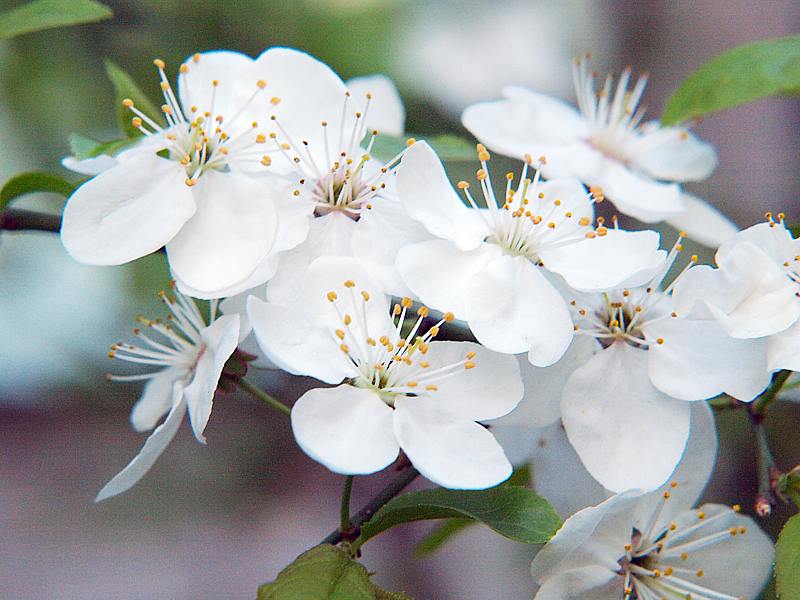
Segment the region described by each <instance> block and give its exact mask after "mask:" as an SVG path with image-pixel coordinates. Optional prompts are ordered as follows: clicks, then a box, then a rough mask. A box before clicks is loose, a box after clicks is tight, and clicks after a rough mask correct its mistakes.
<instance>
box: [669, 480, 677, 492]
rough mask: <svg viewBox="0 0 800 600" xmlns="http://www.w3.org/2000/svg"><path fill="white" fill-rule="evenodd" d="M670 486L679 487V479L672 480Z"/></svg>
mask: <svg viewBox="0 0 800 600" xmlns="http://www.w3.org/2000/svg"><path fill="white" fill-rule="evenodd" d="M669 487H671V488H672V489H673V490H674V489H675V488H676V487H678V482H677V481H670V483H669Z"/></svg>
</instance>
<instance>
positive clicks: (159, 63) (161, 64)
mask: <svg viewBox="0 0 800 600" xmlns="http://www.w3.org/2000/svg"><path fill="white" fill-rule="evenodd" d="M153 64H154V65H155V66H156V67H158V68H159V69H163V68H164V67H165V66H166V65H165V64H164V61H163V60H161V59H160V58H157V59H155V60H154V61H153Z"/></svg>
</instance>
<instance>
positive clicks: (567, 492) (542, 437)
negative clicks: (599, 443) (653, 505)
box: [490, 359, 718, 518]
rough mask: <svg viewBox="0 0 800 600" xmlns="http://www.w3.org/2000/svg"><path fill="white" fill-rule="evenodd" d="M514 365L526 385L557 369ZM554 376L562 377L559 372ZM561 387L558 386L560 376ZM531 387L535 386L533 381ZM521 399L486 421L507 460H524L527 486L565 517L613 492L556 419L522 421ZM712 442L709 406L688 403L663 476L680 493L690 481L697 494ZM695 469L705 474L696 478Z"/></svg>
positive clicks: (710, 464)
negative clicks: (679, 445) (541, 423)
mask: <svg viewBox="0 0 800 600" xmlns="http://www.w3.org/2000/svg"><path fill="white" fill-rule="evenodd" d="M564 360H566V359H564ZM562 362H563V360H562ZM559 364H561V363H559ZM520 370H521V371H522V374H523V383H525V384H526V387H527V386H528V382H530V381H533V379H532V378H533V377H538V376H544V377H550V378H553V377H555V373H551V372H555V371H558V368H557V365H556V366H553V367H549V368H547V369H531V368H526V367H525V366H524V365H521V369H520ZM560 375H562V376H563V375H564V373H563V372H562V373H560ZM567 376H568V375H567ZM561 387H562V388H563V380H562V384H561ZM531 389H541V388H540V386H539V387H537V388H533V387H532V388H531ZM559 394H560V390H559ZM524 404H527V403H525V402H523V403H521V404H520V406H519V407H518V408H517V409H516V410H514V411H512V412H511V413H510V414H508V415H506V416H505V417H501V418H500V419H498V420H496V421H492V422H491V423H490V425H491V428H492V433H494V435H495V437H496V438H497V441H498V442H500V445H501V446H502V447H503V450H504V451H505V453H506V456H507V457H508V459H509V460H510V461H511V464H512V465H514V466H522V465H526V464H529V465H530V468H531V480H532V485H533V488H534V489H535V490H536V491H537V492H538V493H539V494H541V495H542V496H543V497H545V498H547V501H548V502H549V503H550V504H551V505H552V506H553V508H555V509H556V511H557V512H558V514H560V515H561V516H562V517H563V518H567V517H569V516H571V515H573V514H574V513H576V512H578V511H579V510H581V509H583V508H586V507H588V506H593V505H595V504H600V503H601V502H603V501H604V500H607V499H608V498H610V497H611V496H613V495H614V492H612V491H610V490H607V489H605V488H604V487H603V486H602V485H600V484H599V483H598V482H597V480H596V479H595V478H594V477H592V475H591V474H590V473H589V471H587V470H586V467H584V466H583V463H581V460H580V457H579V456H578V454H577V453H576V452H575V449H574V448H573V447H572V444H570V442H569V439H568V438H567V434H566V431H564V427H563V425H562V424H561V420H560V419H559V420H557V421H555V422H553V423H551V424H550V425H547V426H545V427H530V426H525V424H524V421H522V420H521V417H522V415H521V414H520V413H521V412H524V411H523V410H521V409H523V405H524ZM717 446H718V441H717V431H716V425H715V423H714V415H713V413H712V411H711V409H710V408H709V406H708V404H707V403H706V402H693V403H692V404H691V423H690V428H689V441H688V442H687V443H686V449H685V450H684V453H683V458H682V459H681V462H680V463H678V466H677V467H675V470H674V471H673V472H672V475H670V477H669V479H670V480H671V481H679V482H681V483H682V484H683V485H682V488H681V490H682V493H685V492H686V490H687V486H686V483H687V482H688V484H689V485H691V486H699V487H697V488H696V493H697V495H699V494H700V492H701V491H702V486H703V485H704V482H705V481H706V480H707V479H708V478H709V477H710V476H711V473H712V472H713V470H714V465H715V464H716V456H717ZM690 473H691V477H690V476H689V474H690ZM700 473H705V474H706V475H705V476H704V477H700V476H699V474H700Z"/></svg>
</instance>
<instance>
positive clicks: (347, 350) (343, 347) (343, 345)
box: [339, 344, 350, 354]
mask: <svg viewBox="0 0 800 600" xmlns="http://www.w3.org/2000/svg"><path fill="white" fill-rule="evenodd" d="M339 348H341V349H342V352H344V353H345V354H347V353H349V352H350V348H349V347H348V345H347V344H342V345H340V346H339Z"/></svg>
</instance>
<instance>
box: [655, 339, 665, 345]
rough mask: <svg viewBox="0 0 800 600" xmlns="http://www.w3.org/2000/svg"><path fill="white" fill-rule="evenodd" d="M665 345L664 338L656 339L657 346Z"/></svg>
mask: <svg viewBox="0 0 800 600" xmlns="http://www.w3.org/2000/svg"><path fill="white" fill-rule="evenodd" d="M663 343H664V338H657V339H656V344H659V345H661V344H663Z"/></svg>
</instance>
